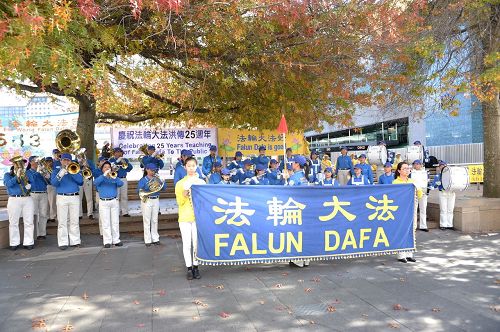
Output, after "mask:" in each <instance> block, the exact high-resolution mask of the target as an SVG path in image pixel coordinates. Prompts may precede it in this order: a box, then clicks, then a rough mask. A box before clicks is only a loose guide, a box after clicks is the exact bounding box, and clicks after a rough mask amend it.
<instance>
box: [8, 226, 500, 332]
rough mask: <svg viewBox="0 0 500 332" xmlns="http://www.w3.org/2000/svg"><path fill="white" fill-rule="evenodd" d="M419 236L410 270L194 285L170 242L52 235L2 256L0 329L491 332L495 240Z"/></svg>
mask: <svg viewBox="0 0 500 332" xmlns="http://www.w3.org/2000/svg"><path fill="white" fill-rule="evenodd" d="M417 235H418V249H419V252H418V253H417V254H416V258H417V260H418V262H417V263H408V264H403V263H400V262H398V261H396V259H395V257H394V256H377V257H366V258H358V259H349V260H334V261H318V262H312V264H311V266H310V267H309V268H304V269H297V268H291V267H289V266H288V264H262V265H249V266H218V267H214V266H209V267H205V266H202V267H201V273H202V279H200V280H192V281H187V280H186V279H185V267H184V266H183V259H182V256H181V249H182V248H181V241H180V239H178V238H163V239H162V245H161V246H158V247H151V248H146V247H145V246H144V245H143V244H142V242H141V238H140V236H137V237H133V236H129V237H125V238H124V239H123V240H124V243H125V246H124V247H121V248H112V249H103V248H102V245H101V242H100V237H99V236H83V243H84V246H83V247H82V248H79V249H71V250H68V251H60V250H58V249H57V246H56V243H55V242H56V241H55V237H54V236H49V237H48V239H47V240H46V241H45V242H44V243H42V244H40V245H38V246H37V248H36V249H35V250H32V251H27V250H18V251H15V252H12V251H9V250H7V249H2V250H0V267H1V269H0V331H2V332H10V331H37V330H38V331H63V330H68V331H232V330H238V331H272V330H276V331H285V330H286V331H290V330H292V331H298V330H300V331H302V330H308V331H309V330H311V331H393V330H398V331H499V330H500V267H499V264H498V262H499V259H498V258H499V257H498V248H499V247H500V234H484V235H466V234H462V233H460V232H455V231H441V230H432V231H431V232H429V233H422V232H419V233H418V234H417Z"/></svg>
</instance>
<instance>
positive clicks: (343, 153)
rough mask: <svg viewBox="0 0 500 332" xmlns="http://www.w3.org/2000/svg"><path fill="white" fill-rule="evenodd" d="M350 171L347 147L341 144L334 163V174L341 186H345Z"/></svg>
mask: <svg viewBox="0 0 500 332" xmlns="http://www.w3.org/2000/svg"><path fill="white" fill-rule="evenodd" d="M352 172H353V165H352V160H351V157H349V156H348V155H347V148H346V147H345V146H341V147H340V156H338V157H337V162H336V163H335V175H336V177H337V180H338V181H339V184H340V185H341V186H345V185H346V184H347V182H348V181H349V179H350V177H351V174H352Z"/></svg>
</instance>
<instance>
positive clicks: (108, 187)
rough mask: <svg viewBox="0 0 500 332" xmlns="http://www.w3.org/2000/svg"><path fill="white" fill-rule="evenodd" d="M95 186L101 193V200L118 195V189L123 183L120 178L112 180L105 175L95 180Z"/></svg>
mask: <svg viewBox="0 0 500 332" xmlns="http://www.w3.org/2000/svg"><path fill="white" fill-rule="evenodd" d="M94 185H95V186H96V188H97V190H98V191H99V198H114V197H116V196H117V194H118V187H121V186H123V181H122V180H120V179H119V178H116V179H111V178H109V177H107V176H104V175H99V177H98V178H97V179H95V180H94Z"/></svg>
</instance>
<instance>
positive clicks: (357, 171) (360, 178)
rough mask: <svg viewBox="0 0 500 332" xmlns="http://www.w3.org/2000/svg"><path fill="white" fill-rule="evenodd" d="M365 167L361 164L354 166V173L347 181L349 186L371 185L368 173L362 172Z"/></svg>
mask: <svg viewBox="0 0 500 332" xmlns="http://www.w3.org/2000/svg"><path fill="white" fill-rule="evenodd" d="M362 171H363V169H362V168H361V166H360V165H359V164H356V165H355V166H354V175H353V176H352V178H350V179H349V181H348V182H347V185H348V186H364V185H369V184H371V183H370V180H368V178H367V177H366V175H364V174H362Z"/></svg>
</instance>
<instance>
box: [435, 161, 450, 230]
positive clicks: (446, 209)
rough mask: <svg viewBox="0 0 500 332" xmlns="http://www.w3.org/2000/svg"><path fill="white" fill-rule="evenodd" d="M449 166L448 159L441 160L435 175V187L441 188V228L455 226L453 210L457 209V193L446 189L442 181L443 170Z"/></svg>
mask: <svg viewBox="0 0 500 332" xmlns="http://www.w3.org/2000/svg"><path fill="white" fill-rule="evenodd" d="M446 166H447V164H446V161H443V160H440V161H439V164H438V167H437V168H436V175H435V176H434V182H433V183H432V187H433V188H438V189H439V229H441V230H445V229H454V228H453V210H454V209H455V193H454V192H453V191H446V190H444V187H443V184H442V183H441V172H442V171H443V168H445V167H446Z"/></svg>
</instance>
